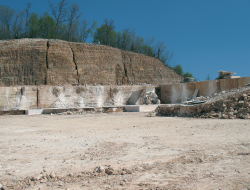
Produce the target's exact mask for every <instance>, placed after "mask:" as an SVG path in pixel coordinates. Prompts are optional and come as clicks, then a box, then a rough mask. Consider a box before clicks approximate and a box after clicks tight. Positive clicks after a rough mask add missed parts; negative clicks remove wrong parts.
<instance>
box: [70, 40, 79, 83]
mask: <svg viewBox="0 0 250 190" xmlns="http://www.w3.org/2000/svg"><path fill="white" fill-rule="evenodd" d="M69 47H70V49H71V51H72V54H73V62H74V63H75V68H76V74H77V77H78V79H77V81H78V84H79V83H80V80H79V74H78V68H77V64H76V59H75V54H74V51H73V49H72V47H71V45H70V44H69Z"/></svg>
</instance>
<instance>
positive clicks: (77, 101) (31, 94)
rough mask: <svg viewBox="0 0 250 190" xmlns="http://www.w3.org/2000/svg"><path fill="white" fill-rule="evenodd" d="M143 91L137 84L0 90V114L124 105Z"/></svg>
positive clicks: (1, 88)
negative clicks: (14, 111)
mask: <svg viewBox="0 0 250 190" xmlns="http://www.w3.org/2000/svg"><path fill="white" fill-rule="evenodd" d="M145 89H146V87H145V86H140V85H132V86H127V85H123V86H117V85H106V86H102V85H97V86H85V85H79V86H71V85H64V86H50V85H41V86H18V87H0V111H7V110H27V109H34V108H86V107H103V106H123V105H127V104H133V103H135V102H137V100H138V99H139V98H140V94H141V93H142V92H143V91H145ZM135 92H136V93H135Z"/></svg>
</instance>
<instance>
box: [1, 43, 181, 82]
mask: <svg viewBox="0 0 250 190" xmlns="http://www.w3.org/2000/svg"><path fill="white" fill-rule="evenodd" d="M180 81H182V77H181V76H180V75H178V74H176V73H175V72H174V71H173V70H172V69H170V68H168V67H167V66H165V65H164V64H163V63H162V62H161V61H160V60H158V59H155V58H153V57H149V56H145V55H142V54H138V53H132V52H127V51H123V50H120V49H117V48H112V47H109V46H104V45H98V44H87V43H73V42H66V41H62V40H46V39H18V40H1V41H0V86H10V85H57V84H61V85H64V84H104V85H107V84H110V85H121V84H141V83H145V84H156V85H159V84H167V83H174V82H180Z"/></svg>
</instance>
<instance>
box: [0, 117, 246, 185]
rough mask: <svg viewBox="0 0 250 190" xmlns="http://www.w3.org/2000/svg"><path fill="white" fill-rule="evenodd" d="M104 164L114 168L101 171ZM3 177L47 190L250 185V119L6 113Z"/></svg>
mask: <svg viewBox="0 0 250 190" xmlns="http://www.w3.org/2000/svg"><path fill="white" fill-rule="evenodd" d="M97 166H102V167H103V168H106V172H107V173H110V174H112V175H108V174H106V173H102V172H101V173H98V172H95V168H96V167H97ZM108 167H110V169H107V168H108ZM112 169H113V170H112ZM0 184H2V185H3V186H5V187H4V188H5V189H22V188H23V189H40V190H45V189H70V190H72V189H247V188H248V187H249V188H250V120H240V119H237V120H225V119H224V120H223V119H194V118H176V117H172V118H171V117H146V114H145V113H116V114H92V115H52V116H50V115H38V116H24V115H22V116H0ZM4 188H3V189H4Z"/></svg>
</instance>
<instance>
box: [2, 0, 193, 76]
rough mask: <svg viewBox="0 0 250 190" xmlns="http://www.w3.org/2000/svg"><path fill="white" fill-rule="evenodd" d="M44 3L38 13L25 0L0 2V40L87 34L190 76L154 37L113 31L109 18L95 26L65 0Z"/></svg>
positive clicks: (81, 39)
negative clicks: (19, 6) (21, 4)
mask: <svg viewBox="0 0 250 190" xmlns="http://www.w3.org/2000/svg"><path fill="white" fill-rule="evenodd" d="M48 4H49V10H48V11H46V12H44V13H43V14H42V15H38V14H37V13H35V12H31V8H32V4H31V3H27V4H26V7H25V9H24V10H21V11H16V10H14V9H11V8H10V7H8V6H6V5H0V40H5V39H20V38H44V39H61V40H66V41H71V42H86V40H87V38H88V37H90V36H91V37H92V39H93V41H92V42H93V43H97V44H102V45H108V46H111V47H115V48H119V49H122V50H127V51H132V52H136V53H141V54H145V55H148V56H151V57H154V58H157V59H159V60H161V61H162V62H163V63H164V64H165V65H166V66H168V67H170V68H172V69H173V70H175V71H176V72H177V73H178V74H180V75H182V76H184V77H185V76H189V77H192V74H191V73H189V72H187V73H184V72H183V70H182V67H181V65H179V64H177V65H175V66H171V64H170V62H171V59H172V58H173V52H170V51H168V50H167V46H166V45H164V42H163V41H156V40H155V38H154V37H152V38H147V39H145V38H143V37H141V36H138V35H137V34H136V32H135V29H130V28H127V29H124V30H122V31H116V30H115V24H114V21H113V20H112V19H110V20H108V19H105V20H104V21H103V24H101V26H99V27H98V25H97V22H96V21H93V22H92V23H89V22H88V21H87V20H86V19H81V16H82V12H81V11H80V6H79V5H78V4H75V3H72V4H69V3H68V1H67V0H60V1H59V2H58V3H57V4H54V3H53V2H52V1H51V0H48Z"/></svg>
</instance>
